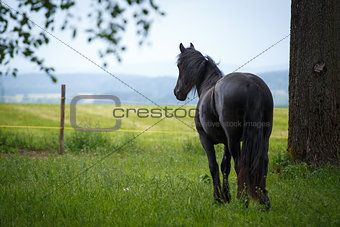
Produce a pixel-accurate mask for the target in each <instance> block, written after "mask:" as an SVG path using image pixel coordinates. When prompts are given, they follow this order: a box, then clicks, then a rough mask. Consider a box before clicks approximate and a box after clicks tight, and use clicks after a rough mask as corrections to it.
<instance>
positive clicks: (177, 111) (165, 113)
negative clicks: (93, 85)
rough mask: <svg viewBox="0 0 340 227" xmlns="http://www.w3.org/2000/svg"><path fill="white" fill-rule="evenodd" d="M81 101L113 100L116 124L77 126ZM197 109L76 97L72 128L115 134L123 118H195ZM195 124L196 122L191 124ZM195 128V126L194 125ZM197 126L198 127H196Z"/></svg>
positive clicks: (259, 124) (108, 97) (239, 124)
mask: <svg viewBox="0 0 340 227" xmlns="http://www.w3.org/2000/svg"><path fill="white" fill-rule="evenodd" d="M80 100H112V101H113V102H114V104H115V107H114V108H113V110H112V115H113V118H114V119H115V120H116V124H115V125H114V127H112V128H84V127H80V126H79V125H77V103H78V102H79V101H80ZM196 110H197V109H196V108H182V107H179V108H176V107H173V108H171V107H168V106H164V108H161V107H155V108H145V107H141V108H133V107H127V108H123V107H121V102H120V99H119V98H118V97H117V96H114V95H78V96H76V97H74V98H73V99H72V101H71V113H70V115H71V119H70V120H71V126H72V127H73V128H74V129H75V130H77V131H85V132H113V131H116V130H118V129H120V127H121V125H122V120H121V119H122V118H129V117H137V118H142V119H144V118H186V117H189V118H195V116H196ZM191 123H192V124H194V121H192V122H191ZM196 124H198V125H200V126H202V127H204V128H205V127H218V128H219V127H244V126H245V127H253V128H263V127H270V126H271V122H241V121H235V122H231V121H230V122H219V121H216V122H210V121H206V122H202V123H200V122H199V121H198V122H196ZM193 126H194V125H193ZM196 126H197V125H196Z"/></svg>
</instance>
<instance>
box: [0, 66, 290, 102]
mask: <svg viewBox="0 0 340 227" xmlns="http://www.w3.org/2000/svg"><path fill="white" fill-rule="evenodd" d="M258 75H259V76H260V77H261V78H262V79H263V80H264V81H265V82H266V83H267V84H268V86H269V88H270V89H271V91H272V94H273V96H274V103H275V106H288V71H274V72H266V73H260V74H258ZM117 77H119V78H120V80H122V81H124V82H125V83H126V84H128V85H129V86H131V87H132V88H134V89H135V90H136V91H138V92H140V93H141V94H143V95H145V96H146V97H148V98H149V99H151V100H153V101H154V102H155V103H157V104H163V105H164V104H167V105H169V104H177V103H181V102H178V101H177V100H176V98H175V97H174V94H173V89H174V87H175V85H176V80H177V78H175V77H170V76H168V77H167V76H163V77H146V76H138V75H117ZM57 78H58V83H53V82H52V81H51V80H50V79H49V78H48V77H47V76H46V75H44V74H22V75H19V76H18V77H17V78H12V77H0V96H1V98H0V101H1V102H23V103H26V102H35V103H39V102H44V103H46V102H47V103H57V102H59V100H58V97H59V96H60V84H62V83H64V84H66V96H67V97H68V98H72V97H74V96H76V95H79V94H106V95H108V94H110V95H116V96H118V97H119V98H120V99H121V101H122V104H152V103H151V102H150V101H149V100H147V99H146V98H144V97H143V96H142V95H140V94H138V93H136V92H135V91H133V90H132V89H131V88H129V87H128V86H126V85H125V84H123V83H122V82H120V81H118V80H117V79H116V78H114V77H112V76H110V75H108V74H60V75H57ZM4 96H5V97H4ZM7 96H17V98H16V99H12V98H10V97H7ZM33 97H34V98H35V99H31V98H33ZM190 97H193V95H192V94H191V95H190ZM196 102H197V99H196V100H193V101H192V102H191V103H192V104H195V103H196Z"/></svg>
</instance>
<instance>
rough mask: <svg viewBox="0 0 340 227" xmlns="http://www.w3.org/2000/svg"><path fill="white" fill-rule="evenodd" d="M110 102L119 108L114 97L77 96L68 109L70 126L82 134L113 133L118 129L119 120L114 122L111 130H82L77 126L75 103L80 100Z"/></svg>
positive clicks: (120, 123)
mask: <svg viewBox="0 0 340 227" xmlns="http://www.w3.org/2000/svg"><path fill="white" fill-rule="evenodd" d="M93 99H96V100H112V101H113V102H114V103H115V105H116V106H117V107H120V105H121V103H120V99H119V98H118V97H117V96H114V95H78V96H76V97H74V98H73V99H72V101H71V108H70V121H71V126H72V128H74V129H75V130H77V131H83V132H113V131H116V130H118V129H120V127H121V125H122V121H121V120H120V119H118V120H116V124H115V126H114V127H112V128H83V127H79V126H78V125H77V103H78V102H79V101H80V100H93Z"/></svg>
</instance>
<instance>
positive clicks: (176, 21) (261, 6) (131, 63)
mask: <svg viewBox="0 0 340 227" xmlns="http://www.w3.org/2000/svg"><path fill="white" fill-rule="evenodd" d="M156 2H157V3H158V4H159V5H160V7H161V9H162V10H164V11H165V12H166V16H165V17H157V18H156V20H155V22H154V24H153V26H152V30H151V33H150V36H149V38H148V42H150V45H145V46H143V47H139V46H138V45H137V38H136V36H135V30H134V27H133V26H131V25H130V26H129V28H128V30H127V34H126V35H125V37H124V43H126V44H127V47H128V49H127V51H126V52H125V53H124V54H123V55H122V57H123V62H122V63H117V62H116V60H115V59H114V58H113V57H112V61H109V63H110V65H109V68H108V69H109V71H110V72H112V73H113V74H115V75H120V74H141V75H149V76H163V75H170V76H177V73H178V72H177V67H176V56H177V55H178V54H179V49H178V46H179V43H181V42H182V43H183V44H184V45H185V46H188V45H189V44H190V42H192V43H193V44H194V45H195V47H196V49H197V50H199V51H201V52H202V53H203V54H207V55H209V56H211V57H212V58H213V59H214V60H215V61H216V62H220V68H221V69H222V71H223V72H224V73H228V72H231V71H233V70H234V69H236V68H237V67H239V66H240V65H242V64H244V63H245V62H247V61H248V60H249V59H251V58H252V57H254V56H256V55H257V54H259V53H260V52H261V51H263V50H265V49H266V48H268V47H269V46H271V45H272V44H274V43H275V42H277V41H278V40H280V39H282V38H283V37H284V36H286V35H287V34H289V30H290V1H288V0H276V1H272V0H258V1H253V0H241V1H227V0H209V1H208V0H158V1H156ZM8 3H9V4H10V2H8ZM78 7H79V6H78ZM35 22H37V23H39V21H35ZM54 34H55V35H56V36H57V37H59V38H60V39H62V40H63V41H65V42H66V43H68V44H69V45H71V46H72V47H73V48H75V49H77V50H78V51H80V52H82V53H83V54H84V55H86V56H87V57H89V58H91V59H92V60H94V61H95V62H98V63H100V65H101V60H100V58H99V57H98V54H97V50H98V47H100V46H102V44H100V43H97V44H88V43H87V41H86V36H85V35H79V36H78V37H77V39H75V40H72V39H71V38H70V33H64V32H59V31H56V32H55V33H54ZM39 53H40V54H41V56H43V57H44V58H45V59H46V63H47V64H49V65H51V66H54V67H55V69H56V73H57V74H58V73H73V72H89V73H104V72H103V71H102V70H101V69H99V68H97V67H96V66H94V65H93V64H91V63H90V62H88V61H87V60H85V59H83V58H82V57H81V56H79V55H78V54H76V53H75V52H73V51H72V50H70V49H69V48H67V47H66V46H64V45H63V44H61V43H60V42H58V41H57V40H55V39H54V38H52V37H51V42H50V44H49V45H48V46H46V47H43V48H41V50H40V51H39ZM288 61H289V38H287V39H286V40H284V41H283V42H281V43H280V44H278V45H276V46H275V47H273V48H272V49H270V50H269V51H268V52H266V53H265V54H263V55H262V56H260V57H259V58H257V59H255V60H254V61H252V62H251V63H250V64H248V65H247V67H245V68H242V69H241V70H240V71H253V72H261V71H271V70H278V69H288ZM15 65H16V66H18V67H19V69H20V70H21V72H30V73H32V72H38V71H39V70H38V68H37V67H35V66H32V65H31V64H28V63H27V61H26V60H24V59H17V60H16V61H15Z"/></svg>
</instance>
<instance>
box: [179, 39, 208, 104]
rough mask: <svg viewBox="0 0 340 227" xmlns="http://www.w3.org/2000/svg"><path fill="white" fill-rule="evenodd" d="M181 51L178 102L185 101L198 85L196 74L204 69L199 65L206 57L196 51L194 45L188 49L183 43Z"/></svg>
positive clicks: (180, 46) (180, 47)
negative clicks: (199, 61)
mask: <svg viewBox="0 0 340 227" xmlns="http://www.w3.org/2000/svg"><path fill="white" fill-rule="evenodd" d="M179 49H180V51H181V53H180V54H179V55H178V60H177V67H178V70H179V75H178V79H177V84H176V87H175V89H174V94H175V96H176V98H177V99H178V100H180V101H184V100H185V99H186V98H187V95H188V93H189V92H190V91H191V89H192V88H193V87H194V86H195V85H196V81H197V78H196V74H198V73H199V70H200V68H202V67H197V63H198V60H199V59H201V60H202V58H203V59H204V57H203V55H202V54H201V53H200V52H199V51H197V50H195V47H194V45H193V44H192V43H190V47H188V48H185V47H184V46H183V44H182V43H181V44H180V45H179Z"/></svg>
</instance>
